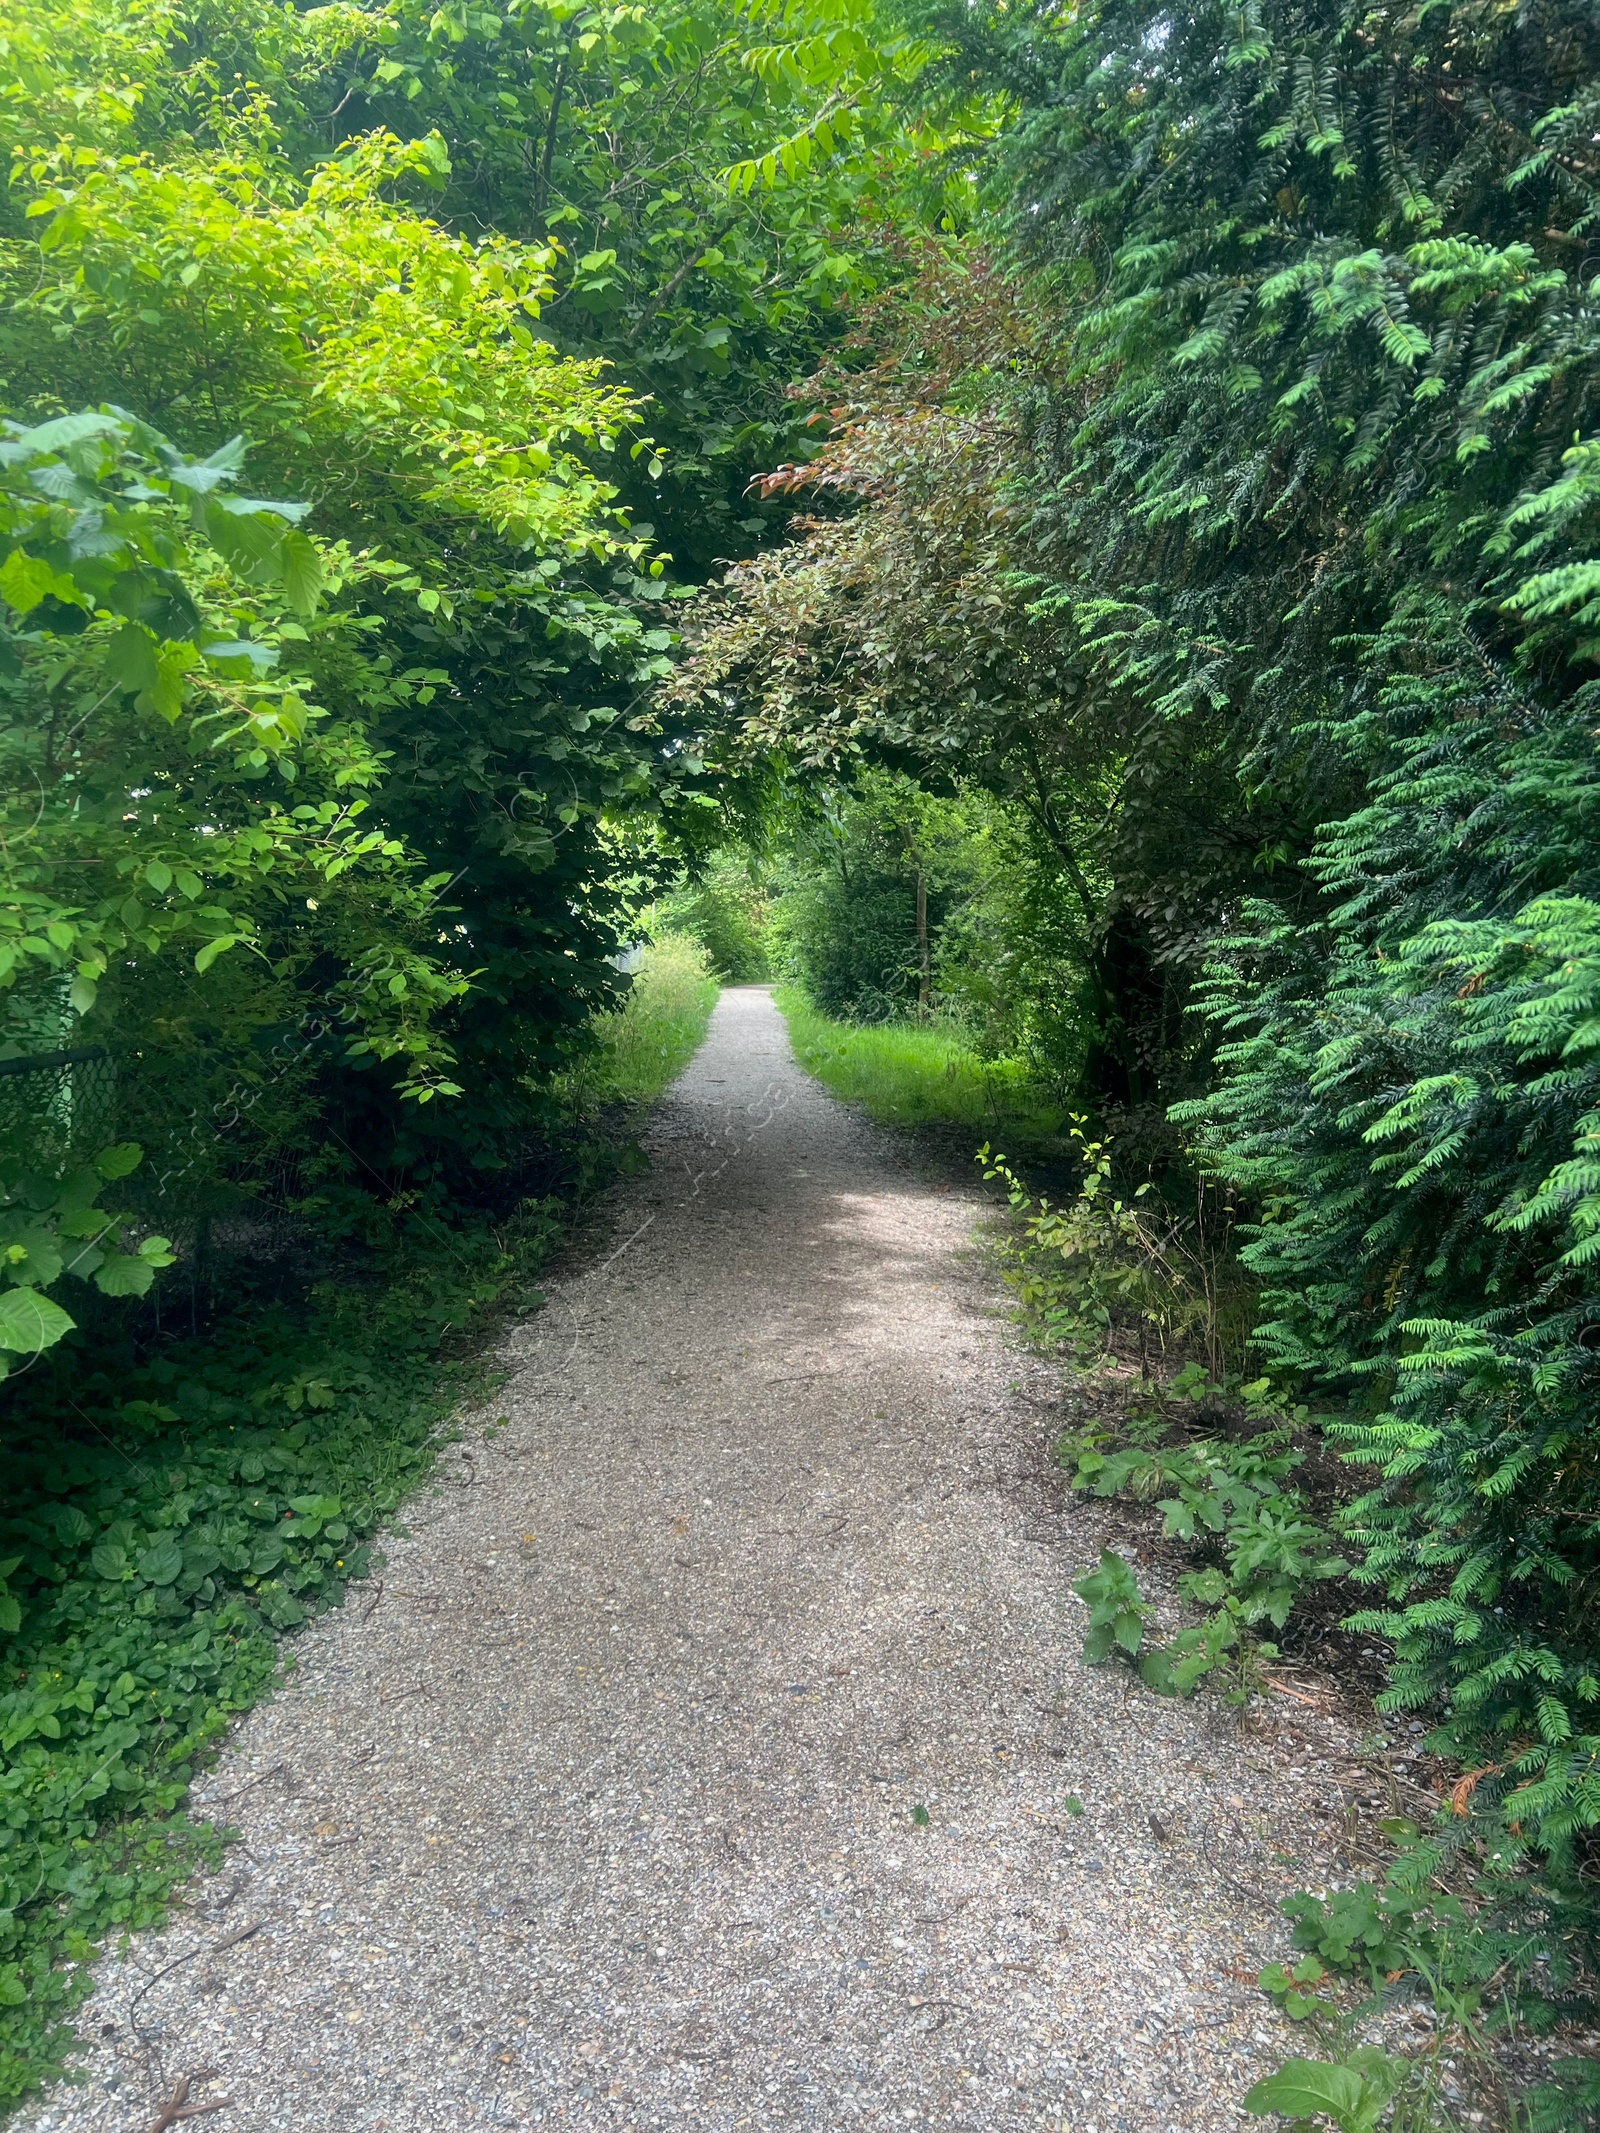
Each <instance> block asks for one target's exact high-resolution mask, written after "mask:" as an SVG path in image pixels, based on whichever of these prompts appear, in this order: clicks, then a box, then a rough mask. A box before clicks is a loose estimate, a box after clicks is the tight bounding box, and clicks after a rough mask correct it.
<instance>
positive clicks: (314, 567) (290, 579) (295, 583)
mask: <svg viewBox="0 0 1600 2133" xmlns="http://www.w3.org/2000/svg"><path fill="white" fill-rule="evenodd" d="M278 568H279V573H280V575H281V577H282V579H283V589H284V591H285V593H287V594H288V597H289V605H290V606H291V607H292V608H293V609H294V611H295V613H296V614H298V615H314V614H315V613H316V611H317V603H318V601H319V600H320V599H321V597H322V588H323V584H324V582H325V580H324V573H323V568H322V555H321V552H320V551H319V549H318V547H317V544H316V542H315V541H313V540H312V539H310V537H309V536H308V535H306V534H304V533H299V532H291V533H286V534H285V535H284V537H283V542H282V545H281V546H280V548H279V551H278Z"/></svg>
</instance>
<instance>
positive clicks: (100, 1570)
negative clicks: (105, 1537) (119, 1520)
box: [89, 1541, 128, 1584]
mask: <svg viewBox="0 0 1600 2133" xmlns="http://www.w3.org/2000/svg"><path fill="white" fill-rule="evenodd" d="M89 1568H90V1569H91V1570H92V1571H93V1572H94V1574H95V1576H96V1577H97V1578H107V1579H109V1580H110V1581H111V1582H112V1583H113V1584H114V1583H115V1582H116V1581H117V1580H118V1579H119V1578H123V1577H126V1576H127V1574H128V1551H127V1549H126V1548H120V1547H118V1545H117V1543H116V1542H115V1541H102V1542H101V1543H100V1545H99V1546H98V1547H97V1548H92V1549H91V1550H90V1551H89Z"/></svg>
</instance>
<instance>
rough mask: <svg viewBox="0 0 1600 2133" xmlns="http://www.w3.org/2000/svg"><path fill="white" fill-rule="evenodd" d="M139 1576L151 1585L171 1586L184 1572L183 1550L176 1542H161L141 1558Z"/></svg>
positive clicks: (147, 1550) (146, 1551)
mask: <svg viewBox="0 0 1600 2133" xmlns="http://www.w3.org/2000/svg"><path fill="white" fill-rule="evenodd" d="M138 1568H139V1575H140V1577H142V1578H144V1579H145V1580H146V1581H147V1583H149V1584H151V1585H170V1584H172V1582H173V1581H174V1579H175V1578H177V1577H178V1576H179V1575H180V1574H181V1572H182V1570H183V1550H182V1549H181V1548H180V1547H179V1546H178V1544H177V1542H176V1541H172V1540H159V1541H157V1542H156V1544H155V1546H154V1547H153V1548H147V1549H146V1550H145V1552H144V1554H143V1555H141V1556H140V1558H139V1564H138Z"/></svg>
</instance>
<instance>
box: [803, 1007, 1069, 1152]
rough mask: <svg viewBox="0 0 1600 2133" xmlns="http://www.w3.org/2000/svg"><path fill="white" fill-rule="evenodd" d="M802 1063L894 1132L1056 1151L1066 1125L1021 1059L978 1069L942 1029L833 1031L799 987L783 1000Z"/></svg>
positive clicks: (886, 1025) (882, 1025)
mask: <svg viewBox="0 0 1600 2133" xmlns="http://www.w3.org/2000/svg"><path fill="white" fill-rule="evenodd" d="M774 997H775V999H776V1000H777V1003H778V1006H779V1008H780V1009H781V1010H782V1013H783V1018H784V1020H785V1021H786V1022H787V1023H788V1025H789V1041H790V1043H791V1044H792V1045H793V1046H794V1052H795V1057H796V1058H797V1059H798V1060H799V1062H800V1064H801V1065H802V1066H803V1067H804V1068H805V1070H806V1072H807V1073H808V1074H813V1075H815V1076H816V1078H817V1080H818V1081H820V1082H822V1083H823V1084H824V1086H825V1087H827V1088H829V1089H831V1090H832V1091H833V1093H834V1095H835V1096H842V1097H844V1098H845V1100H846V1101H847V1102H850V1103H858V1104H860V1105H861V1106H862V1107H863V1109H864V1110H865V1111H866V1112H867V1115H868V1116H869V1117H870V1118H874V1119H876V1120H878V1122H879V1123H880V1124H882V1125H891V1126H943V1127H950V1126H956V1127H962V1128H965V1129H966V1130H967V1131H968V1132H970V1133H971V1134H972V1135H973V1136H974V1137H975V1138H977V1139H982V1138H985V1137H987V1136H992V1135H994V1134H996V1133H1002V1134H1005V1135H1006V1136H1008V1141H1009V1143H1011V1144H1016V1143H1018V1142H1020V1143H1022V1144H1023V1145H1041V1146H1049V1145H1051V1144H1053V1143H1054V1142H1055V1140H1056V1139H1057V1138H1058V1136H1059V1133H1060V1129H1061V1126H1062V1123H1063V1113H1062V1111H1061V1109H1060V1107H1059V1106H1057V1105H1054V1104H1051V1103H1050V1102H1048V1101H1047V1100H1046V1098H1045V1097H1044V1096H1043V1095H1042V1094H1041V1092H1040V1090H1039V1088H1038V1086H1037V1084H1036V1083H1035V1082H1034V1081H1033V1080H1032V1079H1031V1077H1030V1076H1029V1074H1028V1071H1027V1068H1026V1067H1025V1066H1024V1065H1023V1063H1022V1062H1021V1061H1020V1060H1016V1059H995V1060H990V1059H980V1058H979V1056H978V1054H977V1053H976V1052H974V1051H973V1050H972V1049H971V1047H970V1046H968V1045H966V1044H963V1043H962V1042H961V1040H960V1038H959V1037H957V1036H955V1035H953V1034H952V1032H951V1031H950V1030H949V1029H948V1028H941V1027H940V1026H939V1025H938V1024H937V1023H931V1024H930V1023H917V1022H879V1023H871V1024H866V1025H861V1026H858V1025H855V1024H852V1023H848V1022H834V1021H831V1020H830V1019H829V1018H828V1016H826V1015H823V1014H819V1013H818V1011H817V1009H816V1008H815V1007H813V1006H812V1004H811V1002H810V1001H809V1000H808V999H807V998H806V997H805V995H804V993H802V992H800V991H798V990H797V989H796V988H795V987H794V986H792V985H780V986H779V987H778V988H777V990H776V992H775V994H774Z"/></svg>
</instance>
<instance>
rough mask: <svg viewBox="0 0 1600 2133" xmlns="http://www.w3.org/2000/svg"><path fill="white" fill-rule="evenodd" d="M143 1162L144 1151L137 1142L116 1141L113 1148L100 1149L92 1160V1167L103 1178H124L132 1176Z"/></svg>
mask: <svg viewBox="0 0 1600 2133" xmlns="http://www.w3.org/2000/svg"><path fill="white" fill-rule="evenodd" d="M143 1161H144V1150H143V1149H142V1148H141V1147H140V1146H139V1144H138V1142H137V1141H118V1142H117V1144H116V1145H115V1147H111V1148H102V1149H101V1151H100V1153H99V1154H98V1155H97V1156H96V1157H95V1159H94V1167H95V1169H96V1170H98V1171H99V1173H100V1175H101V1176H102V1177H103V1178H107V1179H111V1178H125V1177H129V1176H131V1175H132V1173H133V1172H134V1171H135V1170H137V1169H138V1167H139V1165H140V1164H141V1163H142V1162H143Z"/></svg>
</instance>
